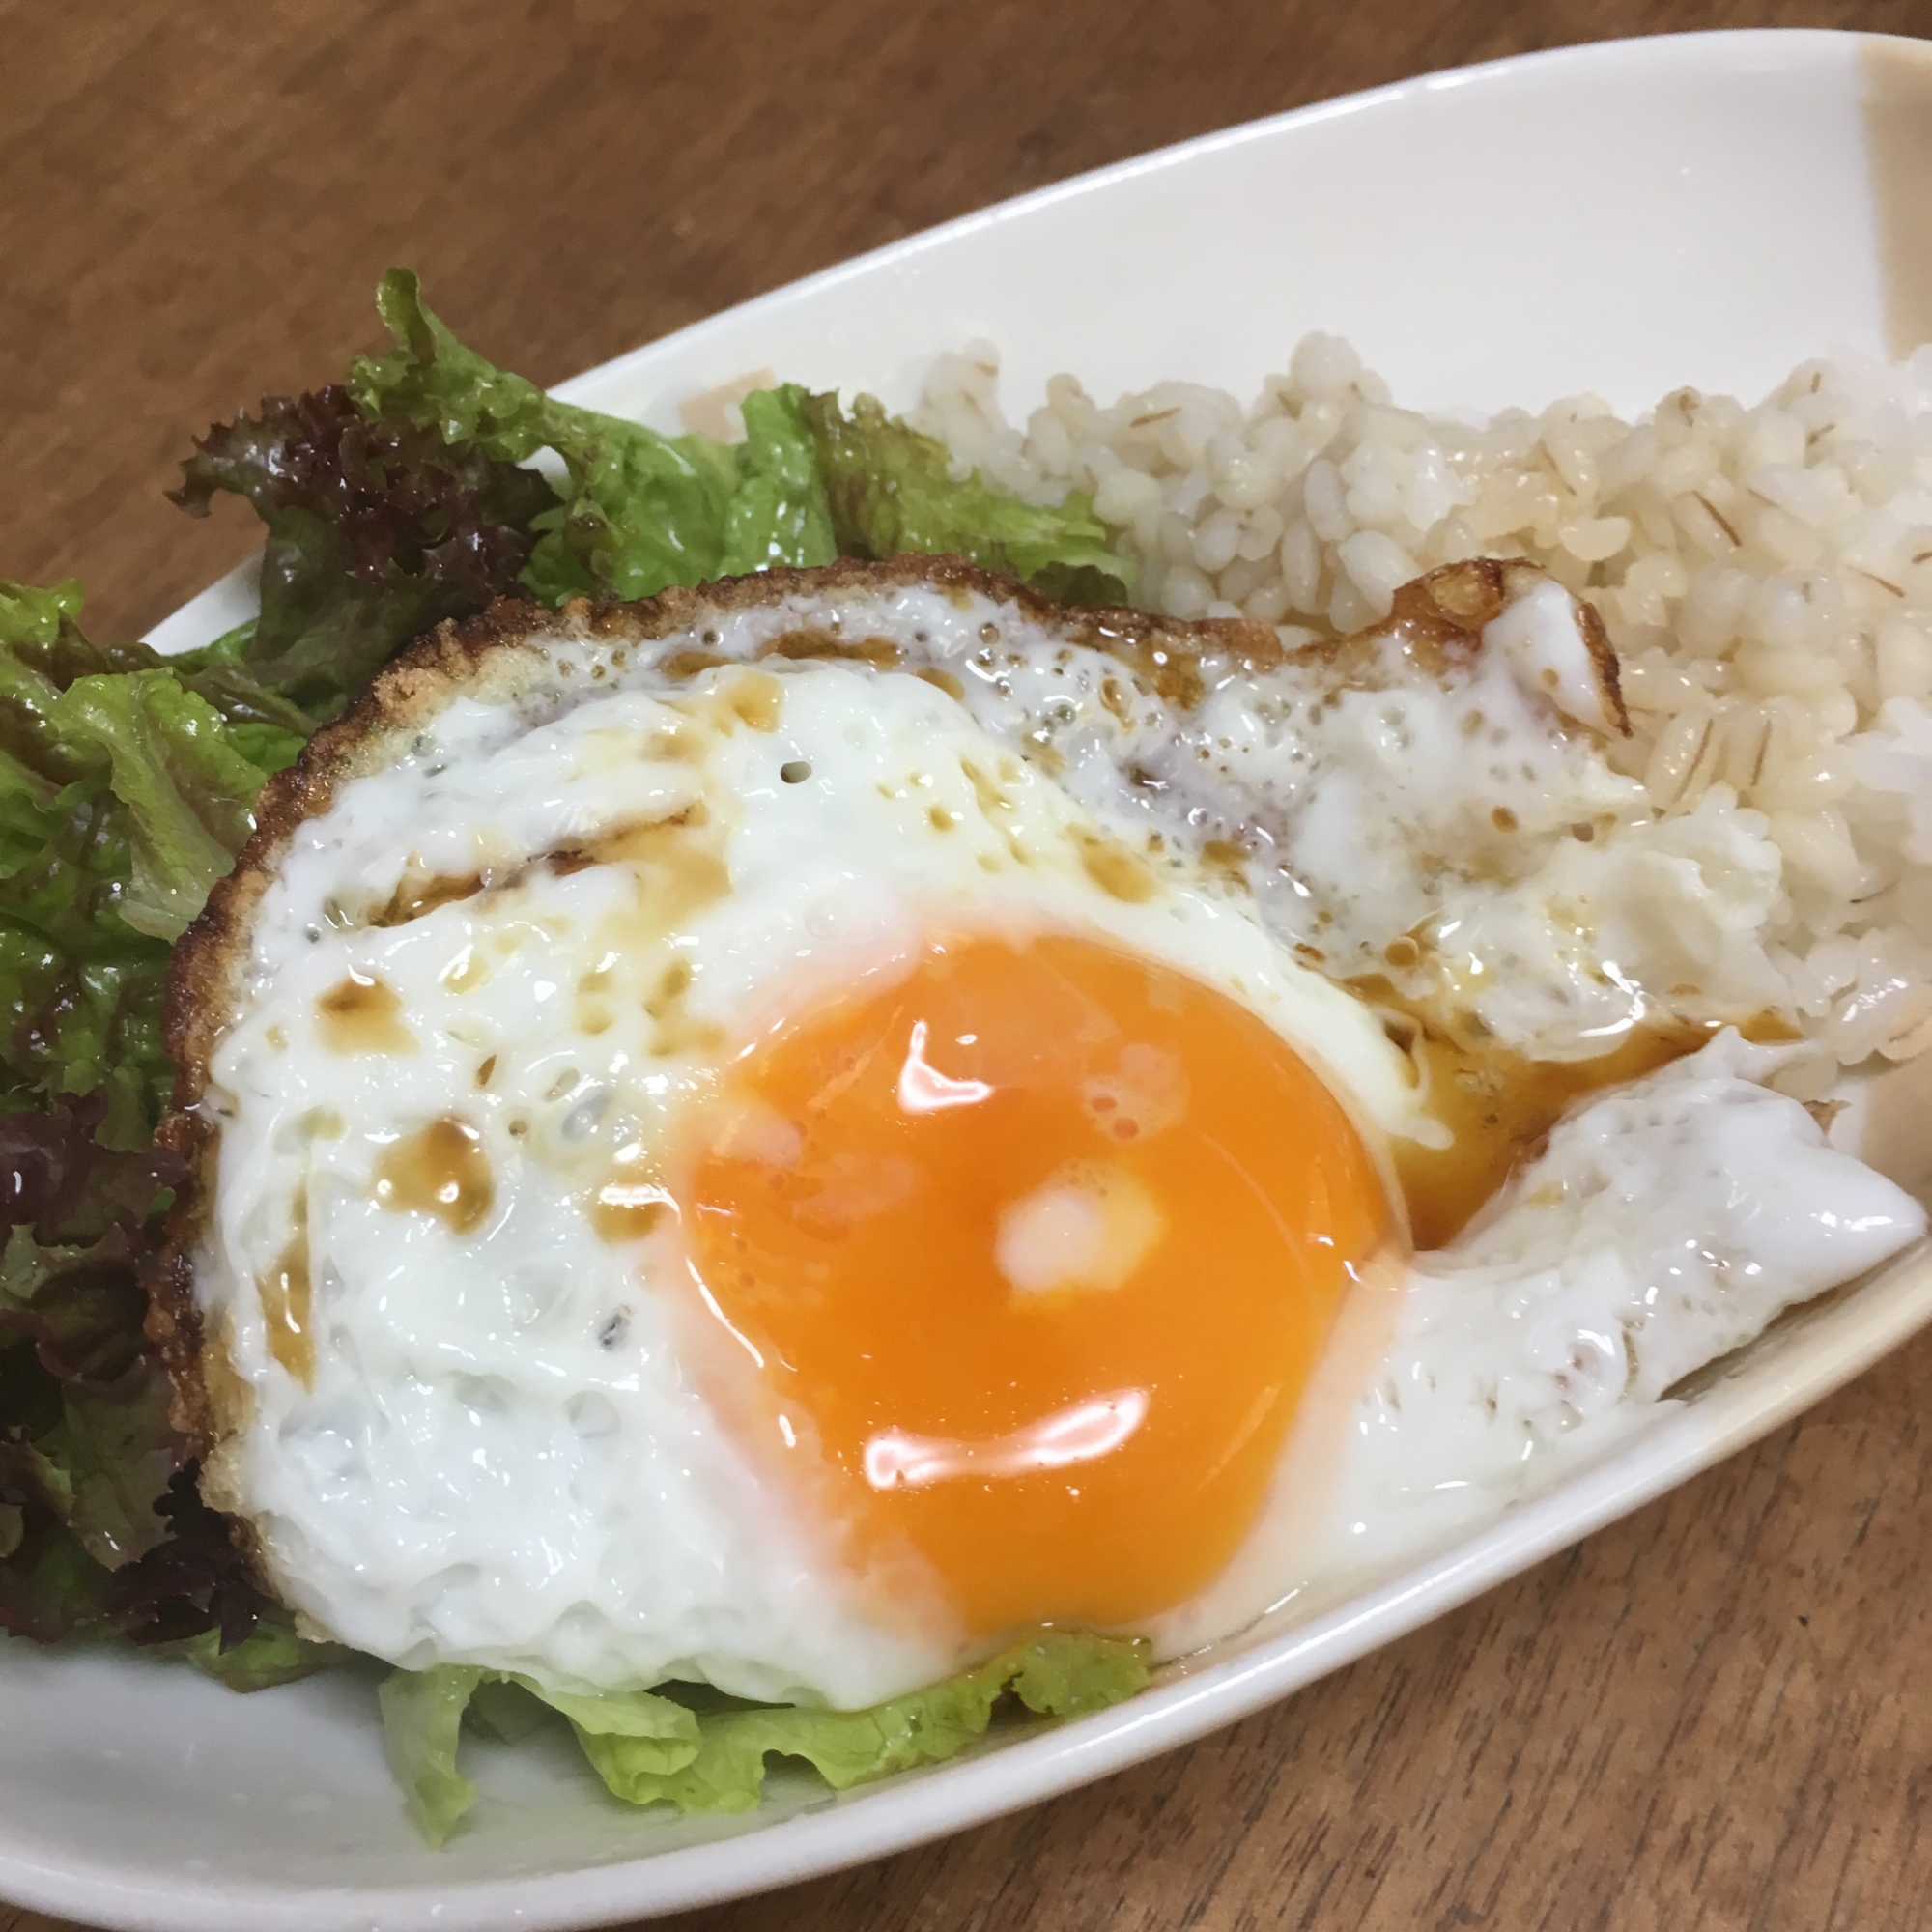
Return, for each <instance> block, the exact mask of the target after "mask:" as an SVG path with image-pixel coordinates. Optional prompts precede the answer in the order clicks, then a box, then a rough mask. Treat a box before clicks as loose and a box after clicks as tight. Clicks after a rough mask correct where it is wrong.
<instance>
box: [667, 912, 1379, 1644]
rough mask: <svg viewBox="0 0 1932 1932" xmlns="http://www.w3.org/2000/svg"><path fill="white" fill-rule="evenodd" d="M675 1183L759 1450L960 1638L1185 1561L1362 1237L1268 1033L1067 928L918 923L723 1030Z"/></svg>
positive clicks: (1159, 1593)
mask: <svg viewBox="0 0 1932 1932" xmlns="http://www.w3.org/2000/svg"><path fill="white" fill-rule="evenodd" d="M686 1206H687V1208H689V1210H690V1212H689V1213H688V1216H687V1220H686V1227H687V1231H688V1237H689V1239H690V1241H691V1259H692V1264H693V1268H694V1271H695V1273H696V1276H697V1277H698V1279H699V1282H700V1284H701V1288H702V1293H703V1296H704V1301H705V1305H706V1307H707V1308H708V1310H709V1311H710V1313H711V1315H712V1316H715V1317H716V1318H717V1319H718V1320H720V1321H723V1322H725V1324H727V1325H728V1327H729V1329H730V1330H731V1331H732V1333H733V1336H734V1337H735V1339H736V1341H737V1342H739V1343H741V1344H742V1345H743V1346H744V1349H745V1350H749V1351H751V1354H752V1356H753V1357H755V1359H756V1361H757V1363H758V1364H759V1366H758V1367H757V1369H756V1370H755V1371H754V1372H748V1373H754V1374H755V1377H756V1381H757V1388H758V1400H757V1401H756V1402H754V1403H753V1404H752V1405H750V1406H749V1408H748V1409H747V1411H746V1412H747V1413H748V1414H749V1415H750V1416H751V1417H752V1418H753V1420H752V1424H751V1426H752V1427H753V1429H754V1430H755V1431H756V1432H757V1439H758V1446H759V1448H760V1451H761V1453H763V1454H765V1455H767V1456H770V1457H774V1458H780V1459H784V1462H785V1465H786V1466H788V1467H790V1468H792V1469H793V1470H794V1471H795V1473H796V1474H797V1475H798V1476H799V1478H800V1479H801V1480H802V1481H804V1482H806V1483H807V1484H809V1485H812V1486H815V1487H816V1488H817V1489H818V1491H819V1492H820V1493H824V1492H828V1491H829V1492H830V1495H831V1498H832V1501H833V1505H834V1507H835V1508H836V1509H837V1510H838V1513H839V1515H840V1516H841V1517H842V1519H843V1520H845V1521H846V1522H847V1523H848V1524H850V1525H851V1526H852V1528H853V1530H854V1533H855V1537H856V1540H857V1543H858V1547H859V1548H861V1549H862V1550H871V1551H880V1550H895V1549H897V1550H902V1549H904V1548H911V1549H913V1550H915V1551H917V1552H918V1554H919V1555H920V1556H921V1557H923V1559H924V1561H925V1563H926V1564H927V1565H928V1566H929V1567H930V1570H931V1572H932V1573H933V1574H934V1575H936V1576H937V1577H938V1579H939V1581H940V1583H941V1585H942V1587H943V1589H944V1591H945V1593H946V1595H947V1597H948V1598H949V1599H950V1601H951V1604H952V1607H953V1608H954V1610H955V1611H956V1613H957V1614H958V1616H959V1617H960V1618H961V1619H962V1620H963V1622H964V1623H965V1624H966V1625H967V1627H968V1628H969V1629H970V1630H972V1631H974V1632H976V1633H991V1632H995V1631H999V1630H1003V1629H1005V1628H1007V1627H1009V1626H1010V1625H1014V1624H1018V1623H1023V1622H1028V1621H1033V1620H1036V1619H1053V1618H1061V1619H1067V1620H1073V1619H1079V1620H1084V1621H1090V1622H1094V1623H1100V1624H1126V1623H1132V1622H1133V1621H1135V1620H1136V1619H1139V1618H1144V1617H1147V1616H1150V1615H1151V1614H1154V1613H1156V1612H1158V1611H1160V1610H1162V1609H1165V1608H1168V1607H1170V1606H1172V1605H1175V1604H1177V1603H1179V1602H1181V1601H1182V1600H1184V1599H1185V1598H1187V1597H1188V1596H1190V1595H1192V1594H1193V1593H1194V1592H1195V1591H1196V1590H1198V1589H1200V1588H1201V1587H1202V1586H1204V1585H1205V1584H1206V1583H1208V1581H1209V1580H1210V1579H1211V1578H1212V1577H1214V1576H1215V1575H1216V1574H1217V1573H1218V1572H1219V1571H1220V1570H1221V1569H1222V1568H1223V1567H1224V1566H1225V1565H1226V1563H1227V1562H1228V1560H1229V1559H1230V1558H1231V1557H1232V1556H1233V1554H1234V1552H1235V1550H1236V1548H1237V1547H1238V1545H1239V1544H1240V1542H1241V1540H1242V1538H1243V1536H1244V1534H1245V1533H1246V1531H1247V1530H1248V1528H1249V1527H1250V1525H1251V1523H1252V1521H1253V1520H1254V1518H1255V1515H1256V1513H1257V1511H1258V1509H1259V1507H1260V1504H1261V1501H1262V1498H1263V1494H1264V1491H1265V1489H1266V1486H1267V1483H1268V1480H1269V1478H1270V1476H1271V1475H1272V1473H1273V1469H1274V1465H1275V1463H1276V1460H1277V1456H1278V1452H1279V1450H1280V1448H1281V1444H1282V1439H1283V1436H1284V1434H1285V1432H1286V1430H1287V1427H1288V1424H1289V1421H1290V1419H1291V1417H1292V1415H1293V1411H1294V1408H1295V1406H1296V1403H1297V1401H1298V1399H1299V1397H1300V1394H1301V1390H1302V1388H1303V1385H1304V1383H1305V1382H1306V1380H1307V1378H1308V1374H1309V1371H1310V1369H1311V1367H1312V1365H1313V1363H1314V1360H1315V1357H1316V1354H1317V1352H1318V1350H1320V1348H1321V1344H1322V1341H1323V1339H1324V1338H1325V1336H1326V1334H1327V1330H1328V1327H1329V1324H1330V1321H1331V1320H1332V1318H1333V1316H1334V1314H1335V1311H1336V1308H1337V1306H1338V1304H1339V1302H1340V1299H1341V1297H1342V1294H1343V1293H1344V1291H1345V1289H1346V1288H1347V1287H1348V1285H1349V1283H1350V1279H1351V1277H1352V1276H1353V1275H1354V1274H1355V1273H1357V1272H1358V1271H1359V1270H1360V1268H1361V1266H1362V1264H1364V1263H1365V1262H1366V1261H1367V1260H1368V1259H1369V1258H1370V1257H1371V1256H1372V1255H1373V1254H1374V1253H1375V1252H1376V1251H1377V1250H1378V1248H1379V1247H1381V1246H1382V1245H1383V1244H1384V1243H1385V1242H1387V1241H1389V1240H1390V1239H1391V1238H1392V1236H1393V1217H1392V1216H1391V1214H1390V1211H1389V1208H1388V1206H1387V1203H1386V1200H1385V1197H1384V1194H1383V1190H1382V1187H1381V1183H1380V1181H1379V1179H1378V1175H1377V1172H1376V1169H1375V1165H1374V1163H1373V1161H1372V1160H1371V1158H1370V1156H1369V1153H1368V1151H1367V1150H1366V1149H1365V1148H1364V1146H1363V1145H1362V1142H1361V1139H1360V1137H1359V1136H1358V1134H1357V1133H1356V1131H1355V1128H1354V1126H1353V1125H1352V1123H1351V1122H1350V1120H1349V1118H1348V1116H1347V1114H1346V1113H1345V1112H1344V1110H1343V1109H1342V1107H1341V1106H1340V1104H1339V1103H1338V1102H1337V1101H1336V1099H1335V1097H1334V1095H1333V1094H1331V1093H1330V1092H1329V1090H1328V1088H1327V1087H1326V1086H1324V1085H1323V1083H1322V1082H1321V1079H1320V1078H1319V1077H1318V1076H1317V1075H1316V1073H1315V1072H1314V1071H1313V1070H1312V1069H1311V1068H1310V1067H1309V1065H1307V1063H1306V1062H1305V1061H1303V1060H1302V1059H1301V1058H1300V1056H1299V1055H1297V1054H1296V1053H1295V1052H1294V1051H1293V1048H1291V1047H1290V1046H1289V1045H1288V1044H1287V1042H1286V1041H1284V1040H1283V1039H1282V1038H1281V1037H1280V1036H1279V1035H1277V1034H1276V1033H1275V1032H1274V1031H1273V1029H1271V1028H1270V1027H1268V1026H1267V1025H1266V1024H1265V1023H1264V1021H1262V1020H1261V1019H1259V1018H1257V1017H1256V1016H1255V1015H1254V1014H1253V1013H1251V1012H1249V1011H1248V1010H1247V1009H1245V1008H1244V1007H1242V1006H1241V1005H1239V1004H1238V1003H1237V1002H1236V1001H1235V1000H1233V999H1231V998H1229V997H1228V996H1227V995H1225V994H1223V993H1221V992H1219V991H1216V990H1214V989H1212V988H1210V987H1208V986H1206V985H1203V984H1201V983H1200V982H1198V981H1196V980H1190V979H1188V978H1187V977H1186V976H1184V975H1182V974H1180V973H1178V972H1176V971H1173V970H1171V969H1169V968H1167V967H1164V966H1161V965H1158V964H1154V963H1151V962H1149V961H1148V960H1145V959H1141V958H1137V957H1134V956H1131V955H1129V954H1126V953H1124V952H1119V951H1117V950H1115V949H1113V948H1111V947H1109V946H1105V945H1102V944H1099V943H1097V942H1094V941H1092V940H1087V939H1083V938H1076V937H1071V936H1046V937H1039V938H1036V939H1034V940H1032V941H1031V942H1026V943H1019V942H1012V941H1009V940H1007V939H1004V938H990V937H976V938H969V939H965V940H962V941H952V942H945V941H942V942H935V943H934V944H932V945H931V946H930V947H929V948H928V949H927V950H926V951H925V952H923V954H922V956H920V957H919V958H918V960H917V961H916V962H915V964H914V965H913V967H912V969H911V970H910V971H909V972H908V973H906V974H905V975H904V976H903V977H901V978H899V979H897V980H895V981H894V982H893V983H892V984H891V985H889V986H887V987H885V988H884V989H883V990H877V991H867V992H862V993H857V994H854V995H853V996H851V997H849V998H846V999H844V1000H842V1001H837V1002H834V1003H833V1004H831V1005H830V1006H829V1007H827V1008H825V1009H820V1010H818V1011H816V1012H813V1013H811V1014H810V1015H808V1016H807V1017H806V1018H805V1019H804V1020H803V1021H802V1022H800V1023H798V1024H796V1025H794V1026H792V1027H791V1028H790V1029H788V1030H784V1031H781V1032H780V1033H779V1034H778V1035H777V1036H776V1037H771V1038H768V1039H766V1040H764V1041H763V1042H761V1043H760V1044H758V1045H756V1046H754V1047H753V1048H752V1049H751V1050H749V1051H748V1052H747V1053H746V1054H745V1055H743V1056H742V1057H741V1058H740V1059H739V1060H738V1061H737V1062H736V1063H735V1065H734V1066H733V1068H732V1071H731V1073H730V1075H729V1078H728V1080H727V1083H726V1088H725V1094H724V1097H723V1100H722V1103H721V1106H720V1109H719V1111H718V1113H717V1114H716V1115H715V1116H713V1117H712V1126H711V1130H710V1133H709V1138H708V1141H707V1144H706V1146H705V1147H704V1149H703V1151H701V1152H700V1153H699V1155H698V1157H697V1159H696V1165H695V1168H694V1170H693V1171H692V1174H691V1181H690V1186H689V1189H688V1191H687V1192H686ZM739 1359H741V1360H742V1359H744V1357H743V1356H740V1357H739ZM807 1463H809V1464H810V1467H807V1466H805V1465H806V1464H807Z"/></svg>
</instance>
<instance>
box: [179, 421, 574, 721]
mask: <svg viewBox="0 0 1932 1932" xmlns="http://www.w3.org/2000/svg"><path fill="white" fill-rule="evenodd" d="M182 469H183V481H182V485H181V488H180V489H178V490H176V491H174V492H172V493H171V496H172V498H173V500H174V501H175V502H176V503H178V504H180V506H181V507H182V508H183V509H185V510H186V511H187V512H188V514H189V515H190V516H206V515H207V514H208V510H209V505H210V504H211V502H212V501H213V498H214V497H215V496H216V495H217V494H218V493H222V492H227V493H230V494H233V495H236V496H240V497H245V498H246V499H247V501H248V502H249V503H250V504H251V505H252V506H253V508H254V510H255V513H256V515H257V516H259V517H260V518H261V520H262V522H263V523H264V524H265V525H267V526H268V532H267V536H266V539H265V543H264V549H263V554H262V574H261V595H262V611H261V615H260V616H259V617H258V618H257V619H256V620H255V622H254V623H253V625H252V626H249V627H244V629H243V631H242V632H241V634H239V635H231V638H230V639H226V640H224V642H226V643H227V644H228V649H227V650H226V651H224V652H223V653H221V654H220V655H219V656H216V657H213V659H211V660H210V661H209V662H208V663H207V664H205V665H203V666H198V667H197V669H198V670H200V671H201V673H202V675H203V676H204V678H206V679H208V680H209V681H210V682H212V683H213V684H214V685H215V686H216V687H218V688H221V689H231V688H238V684H239V685H240V686H241V687H245V686H247V685H252V686H254V687H256V688H266V689H268V690H269V691H270V692H272V693H274V694H276V695H278V696H281V697H282V698H284V699H286V700H289V701H292V702H295V703H297V704H298V705H300V706H301V707H302V708H303V709H304V710H305V711H306V712H308V713H309V714H311V716H310V719H309V724H310V725H311V726H312V725H313V724H315V723H319V722H321V721H322V720H323V719H325V718H328V717H332V716H333V715H334V714H335V713H336V712H338V711H340V710H341V709H342V707H343V705H344V704H345V703H346V702H347V701H348V699H349V697H350V696H352V695H353V694H354V693H355V692H356V691H358V690H359V689H360V688H361V687H362V686H363V685H364V684H365V683H367V682H368V680H369V679H370V678H371V677H373V676H374V675H375V673H376V672H377V671H379V670H380V669H381V668H383V666H384V664H386V663H387V662H388V661H389V659H390V658H391V657H393V656H394V655H395V653H396V652H397V651H398V650H399V649H401V647H402V646H403V645H404V644H406V643H408V642H409V641H410V639H412V638H414V637H417V636H419V635H420V634H421V633H422V632H424V631H426V630H428V629H430V627H431V626H432V625H435V624H437V623H440V621H441V620H442V619H443V618H445V617H461V616H467V615H468V614H469V612H471V611H478V610H481V609H482V607H483V606H484V605H485V604H487V603H488V602H489V601H490V599H491V598H492V597H494V596H498V595H500V594H502V593H504V592H506V591H510V590H513V589H514V588H515V587H516V582H517V575H518V573H519V572H520V571H521V570H522V569H523V568H524V566H525V565H526V563H527V562H528V560H529V556H530V552H531V550H532V548H533V546H534V544H535V542H536V536H535V532H534V527H533V526H534V524H535V522H536V520H537V519H538V518H540V517H541V516H542V515H543V513H544V512H546V511H547V510H550V509H553V508H554V506H555V504H556V500H557V498H556V494H555V492H554V491H553V490H552V488H551V487H550V485H549V483H548V482H546V481H545V479H544V478H543V477H542V476H540V475H539V474H537V473H536V472H535V471H534V470H531V469H522V468H520V467H519V466H518V465H517V463H516V462H515V461H511V460H504V459H502V458H499V457H497V456H495V455H493V454H491V453H490V452H489V451H488V450H487V449H486V448H483V447H481V446H479V445H478V444H477V442H476V440H474V439H465V438H458V439H457V440H450V439H448V438H446V437H445V436H444V435H443V434H442V433H441V429H440V425H438V424H436V423H433V422H432V423H428V424H424V425H415V424H412V423H411V422H409V421H407V420H403V419H398V418H393V417H385V416H382V415H380V414H377V413H375V412H372V413H371V414H370V415H368V416H365V415H364V414H363V412H361V411H359V410H358V409H357V408H356V405H355V399H354V398H353V397H352V395H351V393H350V391H349V390H348V389H347V388H344V387H343V386H341V385H340V384H331V385H329V386H327V387H325V388H322V389H318V390H316V391H314V392H313V393H311V394H307V395H303V396H298V397H296V398H294V399H293V400H292V399H290V398H288V397H286V396H270V397H267V398H265V399H264V401H263V403H262V405H261V411H260V413H259V414H258V415H254V416H250V415H247V414H242V415H240V416H238V417H237V418H236V419H235V421H234V422H232V423H217V424H216V425H215V426H214V427H213V429H211V430H210V431H209V432H208V434H207V435H206V436H205V437H203V438H201V439H200V440H198V441H197V443H196V445H195V453H194V455H193V456H191V457H190V458H189V459H188V460H187V462H186V463H185V464H184V465H183V466H182ZM267 722H279V723H283V724H287V723H289V722H290V721H288V720H287V719H281V720H273V719H270V720H269V721H267Z"/></svg>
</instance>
